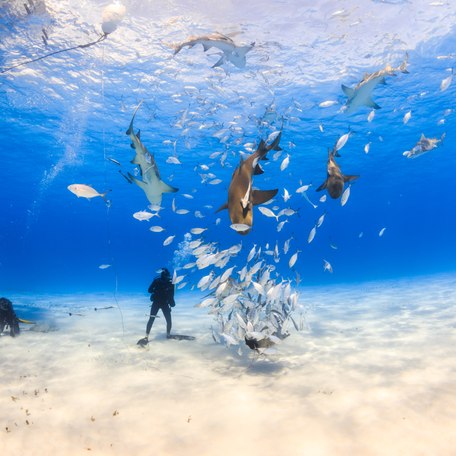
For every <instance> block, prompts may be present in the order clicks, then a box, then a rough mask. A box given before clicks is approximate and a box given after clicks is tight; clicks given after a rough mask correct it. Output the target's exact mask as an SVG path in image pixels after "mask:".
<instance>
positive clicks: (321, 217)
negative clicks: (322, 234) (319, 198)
mask: <svg viewBox="0 0 456 456" xmlns="http://www.w3.org/2000/svg"><path fill="white" fill-rule="evenodd" d="M325 215H326V213H324V214H322V215H321V216H320V218H319V219H318V221H317V224H316V227H317V228H320V226H321V225H323V222H324V220H325Z"/></svg>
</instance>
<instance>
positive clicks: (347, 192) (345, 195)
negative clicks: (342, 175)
mask: <svg viewBox="0 0 456 456" xmlns="http://www.w3.org/2000/svg"><path fill="white" fill-rule="evenodd" d="M349 197H350V185H349V186H348V187H347V188H346V189H345V190H344V193H342V197H341V198H340V205H341V206H345V205H346V204H347V201H348V198H349Z"/></svg>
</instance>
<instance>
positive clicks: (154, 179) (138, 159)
mask: <svg viewBox="0 0 456 456" xmlns="http://www.w3.org/2000/svg"><path fill="white" fill-rule="evenodd" d="M141 104H142V102H141V103H140V104H139V105H138V107H137V108H136V109H135V112H134V113H133V117H132V119H131V122H130V126H129V128H128V130H127V132H126V134H127V135H128V136H129V137H130V139H131V142H132V144H131V145H132V147H133V148H134V149H135V156H134V158H133V160H132V161H131V163H133V164H134V165H138V166H139V170H140V174H141V180H139V179H137V178H136V177H134V176H132V175H131V174H130V173H128V178H129V179H130V180H131V181H132V182H134V183H135V184H136V185H138V187H140V188H141V189H142V190H143V191H144V193H145V194H146V196H147V199H148V200H149V202H150V203H151V204H154V205H160V203H161V200H162V194H163V193H175V192H177V191H178V189H177V188H175V187H172V186H171V185H168V184H166V183H165V182H163V181H162V180H161V178H160V172H159V171H158V167H157V163H156V162H155V159H154V156H153V154H151V153H150V152H149V151H148V150H147V149H146V147H145V146H144V144H143V143H142V142H141V140H140V132H139V131H138V133H137V134H135V133H134V131H133V121H134V119H135V116H136V113H137V111H138V109H139V107H140V106H141Z"/></svg>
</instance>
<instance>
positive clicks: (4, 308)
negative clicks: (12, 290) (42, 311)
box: [0, 298, 21, 337]
mask: <svg viewBox="0 0 456 456" xmlns="http://www.w3.org/2000/svg"><path fill="white" fill-rule="evenodd" d="M5 326H9V330H10V336H11V337H16V336H18V335H19V333H20V332H21V331H20V329H19V319H18V318H17V316H16V312H14V309H13V303H12V302H11V301H10V300H9V299H7V298H0V333H2V332H3V330H4V329H5Z"/></svg>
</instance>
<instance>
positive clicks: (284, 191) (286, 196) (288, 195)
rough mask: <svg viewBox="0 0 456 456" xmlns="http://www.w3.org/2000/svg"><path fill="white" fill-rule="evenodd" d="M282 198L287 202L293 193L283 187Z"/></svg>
mask: <svg viewBox="0 0 456 456" xmlns="http://www.w3.org/2000/svg"><path fill="white" fill-rule="evenodd" d="M282 198H283V201H284V202H285V203H286V202H287V201H288V200H289V199H290V198H291V195H290V193H288V190H287V189H286V188H284V189H283V195H282Z"/></svg>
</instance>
